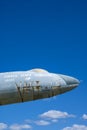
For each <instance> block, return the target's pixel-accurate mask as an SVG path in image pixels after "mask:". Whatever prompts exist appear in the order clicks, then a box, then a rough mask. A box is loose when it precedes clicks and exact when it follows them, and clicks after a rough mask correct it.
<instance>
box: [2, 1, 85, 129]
mask: <svg viewBox="0 0 87 130" xmlns="http://www.w3.org/2000/svg"><path fill="white" fill-rule="evenodd" d="M32 68H43V69H46V70H48V71H49V72H54V73H62V74H66V75H70V76H74V77H76V78H78V79H79V80H82V82H81V84H80V85H79V87H78V88H76V89H75V90H73V91H70V92H68V93H65V94H63V95H59V96H56V97H54V98H50V99H45V100H37V101H31V102H27V103H23V104H22V103H20V104H13V105H6V106H2V107H0V130H27V129H28V130H31V129H32V130H80V129H81V130H87V76H86V74H87V69H86V68H87V1H86V0H80V1H78V0H73V1H70V0H66V1H64V0H61V1H57V0H29V1H28V0H8V1H7V0H0V72H6V71H21V70H30V69H32Z"/></svg>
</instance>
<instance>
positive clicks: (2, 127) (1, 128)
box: [0, 123, 8, 130]
mask: <svg viewBox="0 0 87 130" xmlns="http://www.w3.org/2000/svg"><path fill="white" fill-rule="evenodd" d="M7 127H8V126H7V124H5V123H0V130H5V129H6V128H7Z"/></svg>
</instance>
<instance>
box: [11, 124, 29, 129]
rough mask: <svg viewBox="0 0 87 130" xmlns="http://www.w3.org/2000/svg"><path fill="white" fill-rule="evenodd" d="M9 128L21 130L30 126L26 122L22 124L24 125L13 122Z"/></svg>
mask: <svg viewBox="0 0 87 130" xmlns="http://www.w3.org/2000/svg"><path fill="white" fill-rule="evenodd" d="M9 128H10V130H23V129H30V128H31V126H30V125H28V124H24V125H19V124H13V125H11V126H10V127H9Z"/></svg>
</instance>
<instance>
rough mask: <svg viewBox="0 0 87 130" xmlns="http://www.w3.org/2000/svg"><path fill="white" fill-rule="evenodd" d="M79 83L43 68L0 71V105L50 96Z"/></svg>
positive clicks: (74, 79)
mask: <svg viewBox="0 0 87 130" xmlns="http://www.w3.org/2000/svg"><path fill="white" fill-rule="evenodd" d="M79 83H80V82H79V80H77V79H76V78H73V77H70V76H66V75H61V74H54V73H49V72H48V71H46V70H43V69H32V70H29V71H17V72H6V73H0V105H5V104H12V103H19V102H25V101H31V100H37V99H43V98H50V97H53V96H55V95H58V94H62V93H65V92H67V91H70V90H72V89H74V88H76V87H77V86H78V85H79Z"/></svg>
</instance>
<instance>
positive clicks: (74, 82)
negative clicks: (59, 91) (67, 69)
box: [60, 75, 80, 88]
mask: <svg viewBox="0 0 87 130" xmlns="http://www.w3.org/2000/svg"><path fill="white" fill-rule="evenodd" d="M60 77H61V78H62V79H63V80H64V81H65V82H66V84H67V86H69V87H73V88H75V87H77V86H78V85H79V83H80V81H79V80H78V79H76V78H74V77H70V76H66V75H60Z"/></svg>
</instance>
